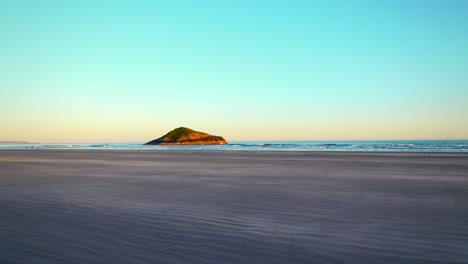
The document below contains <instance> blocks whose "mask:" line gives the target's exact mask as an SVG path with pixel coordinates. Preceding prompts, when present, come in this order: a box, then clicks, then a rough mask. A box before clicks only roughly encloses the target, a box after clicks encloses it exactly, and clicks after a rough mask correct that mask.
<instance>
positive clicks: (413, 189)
mask: <svg viewBox="0 0 468 264" xmlns="http://www.w3.org/2000/svg"><path fill="white" fill-rule="evenodd" d="M0 208H1V209H0V263H191V264H196V263H233V264H234V263H235V264H238V263H359V264H362V263H386V264H388V263H411V264H415V263H424V264H427V263H468V154H466V153H465V154H462V153H458V154H457V153H453V154H450V153H445V154H444V153H349V152H348V153H346V152H258V151H191V150H174V151H172V150H164V151H127V150H125V151H123V150H122V151H119V150H112V151H106V150H1V151H0Z"/></svg>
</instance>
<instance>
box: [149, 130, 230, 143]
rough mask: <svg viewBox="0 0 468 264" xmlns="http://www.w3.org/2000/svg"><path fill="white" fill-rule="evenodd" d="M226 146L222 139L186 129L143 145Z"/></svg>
mask: <svg viewBox="0 0 468 264" xmlns="http://www.w3.org/2000/svg"><path fill="white" fill-rule="evenodd" d="M215 144H227V141H226V140H225V139H224V138H223V137H219V136H213V135H210V134H208V133H204V132H199V131H195V130H192V129H190V128H187V127H179V128H176V129H174V130H172V131H170V132H169V133H167V134H166V135H164V136H162V137H160V138H158V139H155V140H152V141H150V142H148V143H145V145H215Z"/></svg>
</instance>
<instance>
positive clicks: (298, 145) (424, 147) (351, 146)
mask: <svg viewBox="0 0 468 264" xmlns="http://www.w3.org/2000/svg"><path fill="white" fill-rule="evenodd" d="M0 149H131V150H166V149H199V150H260V151H262V150H263V151H272V150H274V151H403V152H468V140H399V141H393V140H388V141H232V142H229V144H224V145H172V146H160V145H150V146H148V145H144V144H143V142H136V143H135V142H133V143H35V144H0Z"/></svg>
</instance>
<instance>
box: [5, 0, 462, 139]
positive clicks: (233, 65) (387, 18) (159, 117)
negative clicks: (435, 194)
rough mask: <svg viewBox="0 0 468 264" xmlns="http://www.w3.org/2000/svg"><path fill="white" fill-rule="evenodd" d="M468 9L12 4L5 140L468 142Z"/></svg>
mask: <svg viewBox="0 0 468 264" xmlns="http://www.w3.org/2000/svg"><path fill="white" fill-rule="evenodd" d="M467 14H468V1H463V0H458V1H455V0H452V1H450V0H444V1H442V0H440V1H430V0H426V1H419V0H414V1H407V0H405V1H403V0H400V1H398V0H380V1H351V0H348V1H345V0H343V1H293V0H292V1H285V0H283V1H274V0H269V1H254V0H249V1H240V0H236V1H234V0H232V1H222V0H218V1H139V0H132V1H99V0H96V1H94V0H93V1H91V0H90V1H59V0H57V1H35V0H31V1H21V0H12V1H3V0H0V33H1V35H0V38H1V39H0V58H1V59H0V123H1V127H2V128H1V129H0V140H31V141H41V142H50V141H55V142H61V141H62V142H65V141H68V142H90V141H91V142H92V141H94V142H97V141H141V142H145V141H148V140H150V139H153V138H155V137H157V136H160V135H161V134H162V133H165V132H167V131H168V130H171V129H173V128H175V127H178V126H187V127H191V128H193V129H197V130H202V131H206V132H209V133H214V134H219V135H222V136H224V137H226V138H227V139H228V140H229V139H230V140H249V139H251V140H288V139H290V140H300V139H311V140H314V139H416V138H419V139H429V138H430V139H445V138H457V139H461V138H468V15H467Z"/></svg>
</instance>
